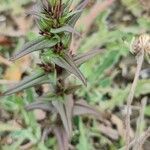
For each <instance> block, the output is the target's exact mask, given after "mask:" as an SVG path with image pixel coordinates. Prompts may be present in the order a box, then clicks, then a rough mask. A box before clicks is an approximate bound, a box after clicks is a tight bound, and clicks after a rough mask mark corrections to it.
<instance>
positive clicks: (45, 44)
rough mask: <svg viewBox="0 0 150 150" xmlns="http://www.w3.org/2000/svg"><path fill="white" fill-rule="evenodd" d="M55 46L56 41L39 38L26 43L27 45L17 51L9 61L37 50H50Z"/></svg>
mask: <svg viewBox="0 0 150 150" xmlns="http://www.w3.org/2000/svg"><path fill="white" fill-rule="evenodd" d="M56 44H57V40H56V39H51V40H50V39H45V38H43V37H42V38H39V39H36V40H34V41H31V42H28V43H27V44H25V45H24V46H23V48H22V49H21V50H20V51H18V52H17V53H16V54H15V55H14V56H13V57H12V58H11V60H16V59H18V58H20V57H23V56H25V55H27V54H29V53H32V52H34V51H38V50H43V49H45V48H51V47H53V46H54V45H56Z"/></svg>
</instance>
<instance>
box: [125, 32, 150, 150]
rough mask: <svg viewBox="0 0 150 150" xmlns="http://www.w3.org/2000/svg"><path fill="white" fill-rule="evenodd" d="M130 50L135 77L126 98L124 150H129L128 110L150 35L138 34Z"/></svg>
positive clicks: (149, 42)
mask: <svg viewBox="0 0 150 150" xmlns="http://www.w3.org/2000/svg"><path fill="white" fill-rule="evenodd" d="M131 45H132V47H131V48H132V52H134V53H135V54H136V59H137V69H136V73H135V77H134V80H133V83H132V86H131V89H130V93H129V96H128V99H127V114H126V121H125V125H126V150H129V144H130V132H129V131H130V110H131V104H132V101H133V98H134V93H135V89H136V86H137V82H138V79H139V74H140V71H141V68H142V64H143V61H144V54H145V53H148V52H149V49H150V36H149V35H148V34H143V35H141V36H139V37H138V38H137V39H135V40H134V41H133V42H132V44H131Z"/></svg>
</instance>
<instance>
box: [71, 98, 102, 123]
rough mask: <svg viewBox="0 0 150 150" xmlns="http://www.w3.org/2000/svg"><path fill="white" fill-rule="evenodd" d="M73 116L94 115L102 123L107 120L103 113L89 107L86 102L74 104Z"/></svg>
mask: <svg viewBox="0 0 150 150" xmlns="http://www.w3.org/2000/svg"><path fill="white" fill-rule="evenodd" d="M73 115H74V116H80V115H94V116H95V117H96V118H97V119H99V120H101V121H103V120H105V119H104V114H103V113H101V112H100V111H98V110H96V109H95V108H93V107H92V106H90V105H88V104H87V103H86V102H85V101H84V100H81V101H78V102H76V103H75V104H74V107H73Z"/></svg>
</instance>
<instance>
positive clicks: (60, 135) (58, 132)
mask: <svg viewBox="0 0 150 150" xmlns="http://www.w3.org/2000/svg"><path fill="white" fill-rule="evenodd" d="M54 134H55V136H56V138H57V141H58V146H59V150H69V138H68V135H67V133H66V132H65V130H64V128H63V127H62V126H59V127H55V128H54Z"/></svg>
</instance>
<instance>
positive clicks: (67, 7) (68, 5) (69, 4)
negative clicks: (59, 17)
mask: <svg viewBox="0 0 150 150" xmlns="http://www.w3.org/2000/svg"><path fill="white" fill-rule="evenodd" d="M72 2H73V0H68V1H67V2H66V3H65V9H64V12H66V11H69V9H70V6H71V5H72Z"/></svg>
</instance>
